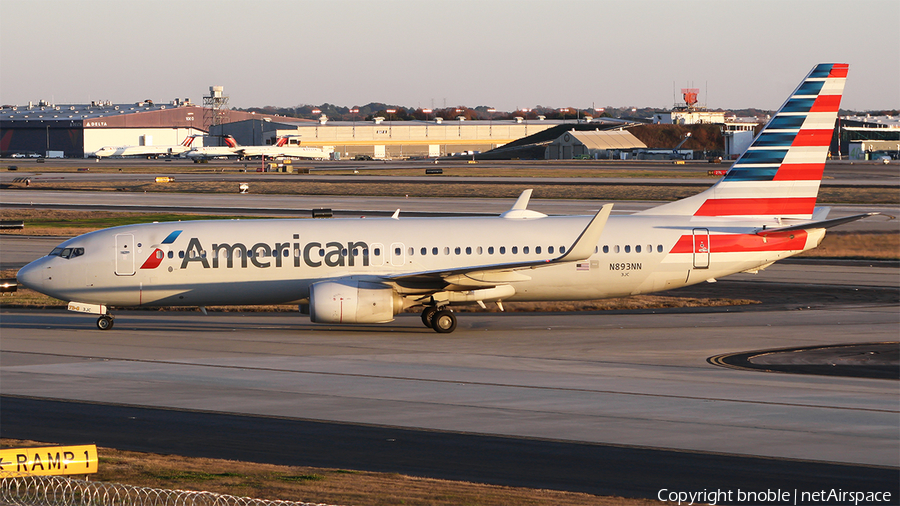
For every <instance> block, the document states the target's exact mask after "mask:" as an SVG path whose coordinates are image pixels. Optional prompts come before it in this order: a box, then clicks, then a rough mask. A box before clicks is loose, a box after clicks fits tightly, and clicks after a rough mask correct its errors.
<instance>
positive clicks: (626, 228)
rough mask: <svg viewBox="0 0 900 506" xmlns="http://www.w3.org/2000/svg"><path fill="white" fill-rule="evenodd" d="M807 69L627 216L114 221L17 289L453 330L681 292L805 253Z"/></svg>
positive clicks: (822, 69)
mask: <svg viewBox="0 0 900 506" xmlns="http://www.w3.org/2000/svg"><path fill="white" fill-rule="evenodd" d="M847 69H848V66H847V65H846V64H820V65H817V66H816V67H815V68H814V69H813V70H812V71H811V72H810V73H809V74H808V75H807V76H806V78H804V79H803V81H802V82H801V83H800V85H799V86H798V87H797V89H796V90H794V92H793V93H791V95H790V97H789V98H788V100H787V101H786V102H785V103H784V105H782V106H781V108H780V109H779V110H778V113H777V114H776V115H775V116H774V117H773V118H772V120H771V121H770V122H769V123H768V125H766V127H765V128H764V129H763V131H762V132H760V134H759V135H758V136H757V137H756V138H755V139H754V140H753V142H752V144H751V146H750V147H749V148H748V149H747V150H746V152H744V153H743V155H741V157H740V158H739V159H738V160H737V161H736V162H735V163H734V165H732V167H731V168H730V170H729V171H728V173H727V174H726V175H725V176H724V177H723V178H722V179H721V180H719V181H718V182H717V183H716V184H715V185H713V186H712V187H711V188H709V189H707V190H706V191H704V192H702V193H700V194H698V195H695V196H692V197H689V198H686V199H683V200H679V201H676V202H672V203H668V204H664V205H660V206H658V207H655V208H652V209H648V210H645V211H641V212H638V213H635V214H631V215H626V216H610V211H611V209H612V204H606V205H603V206H602V208H601V209H600V210H599V211H598V212H597V213H596V214H595V215H593V216H547V215H544V214H542V213H539V212H536V211H533V210H529V209H528V208H527V206H528V200H529V198H530V196H531V190H525V191H524V192H523V193H522V195H521V196H520V197H519V199H518V200H517V201H516V203H515V205H513V207H512V208H511V209H510V210H509V211H506V212H505V213H503V214H501V215H500V216H499V217H454V218H403V217H401V216H399V213H395V214H394V216H393V217H392V218H376V219H371V218H366V219H331V220H296V219H295V220H285V219H278V220H235V221H191V222H177V223H152V224H141V225H128V226H122V227H116V228H111V229H106V230H100V231H97V232H92V233H89V234H85V235H82V236H79V237H75V238H73V239H69V240H67V241H65V242H63V243H62V244H60V245H59V246H58V247H57V248H55V249H54V250H53V251H52V252H50V254H49V255H48V256H46V257H43V258H40V259H38V260H35V261H34V262H32V263H30V264H28V265H27V266H25V267H24V268H22V269H21V270H20V271H19V273H18V280H19V282H20V283H21V284H23V285H24V286H26V287H28V288H32V289H34V290H37V291H39V292H42V293H45V294H47V295H50V296H53V297H56V298H59V299H62V300H66V301H71V302H70V303H69V309H70V310H73V311H80V312H84V313H90V314H98V315H100V316H99V318H98V320H97V326H98V327H99V328H100V329H104V330H105V329H109V328H111V327H112V325H113V316H112V314H110V311H109V308H110V307H112V306H115V307H149V306H200V307H201V308H203V307H205V306H207V305H237V304H283V303H296V304H298V305H299V308H300V311H301V312H302V313H307V312H308V314H309V316H310V318H311V320H312V321H313V322H318V323H330V324H338V323H348V324H353V323H385V322H390V321H392V320H393V319H394V316H395V315H396V314H398V313H399V312H400V311H402V310H404V309H405V308H408V307H413V306H421V307H422V308H423V310H422V322H423V323H424V324H425V325H426V326H427V327H430V328H432V329H434V330H435V331H437V332H441V333H446V332H452V331H453V330H454V329H455V328H456V316H455V314H454V313H453V312H452V310H451V308H452V307H453V306H455V305H459V304H480V305H481V306H482V307H484V305H485V304H486V303H496V304H498V305H499V306H500V307H501V309H502V303H503V302H506V301H546V300H585V299H599V298H605V297H622V296H627V295H636V294H645V293H651V292H658V291H662V290H669V289H672V288H678V287H682V286H687V285H692V284H695V283H700V282H703V281H714V280H715V279H716V278H718V277H721V276H726V275H729V274H734V273H738V272H756V271H758V270H760V269H764V268H766V267H768V266H769V265H771V264H772V263H773V262H775V261H777V260H780V259H783V258H787V257H790V256H792V255H796V254H798V253H801V252H803V251H806V250H809V249H812V248H815V247H816V246H818V245H819V243H821V241H822V239H823V237H824V236H825V230H826V229H827V228H830V227H833V226H835V225H839V224H842V223H846V222H849V221H853V220H856V219H859V218H862V217H865V216H868V215H867V214H866V215H856V216H850V217H846V218H839V219H831V220H829V219H826V216H827V214H828V211H829V209H828V208H816V207H815V203H816V196H817V194H818V189H819V183H820V181H821V178H822V172H823V170H824V167H825V159H826V155H827V152H828V148H829V145H830V143H831V139H832V136H833V133H834V126H835V120H836V116H837V113H838V108H839V106H840V101H841V94H842V91H843V88H844V82H845V80H846V76H847Z"/></svg>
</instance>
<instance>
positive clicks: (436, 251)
mask: <svg viewBox="0 0 900 506" xmlns="http://www.w3.org/2000/svg"><path fill="white" fill-rule="evenodd" d="M431 254H432V255H437V254H438V249H437V248H436V247H434V248H431Z"/></svg>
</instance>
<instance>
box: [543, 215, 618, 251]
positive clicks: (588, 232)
mask: <svg viewBox="0 0 900 506" xmlns="http://www.w3.org/2000/svg"><path fill="white" fill-rule="evenodd" d="M612 208H613V205H612V204H605V205H604V206H603V207H601V208H600V210H599V211H597V214H595V215H594V218H593V219H592V220H591V222H590V223H588V226H587V227H585V228H584V230H583V231H582V232H581V235H579V236H578V239H575V243H574V244H572V247H571V248H569V251H567V252H566V254H565V255H563V256H561V257H559V258H556V259H554V260H552V262H578V261H581V260H585V259H587V258H588V257H590V256H591V255H593V254H594V248H595V247H596V246H597V242H598V241H599V240H600V234H602V233H603V229H604V228H605V227H606V220H608V219H609V213H610V212H611V211H612Z"/></svg>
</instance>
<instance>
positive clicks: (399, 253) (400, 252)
mask: <svg viewBox="0 0 900 506" xmlns="http://www.w3.org/2000/svg"><path fill="white" fill-rule="evenodd" d="M394 254H395V255H397V256H400V255H402V254H403V250H402V249H400V248H394Z"/></svg>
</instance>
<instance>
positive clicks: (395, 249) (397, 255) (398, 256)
mask: <svg viewBox="0 0 900 506" xmlns="http://www.w3.org/2000/svg"><path fill="white" fill-rule="evenodd" d="M390 255H391V265H393V266H395V267H400V266H401V265H403V264H404V263H405V262H406V251H405V248H404V246H403V243H402V242H395V243H394V244H391V251H390Z"/></svg>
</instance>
